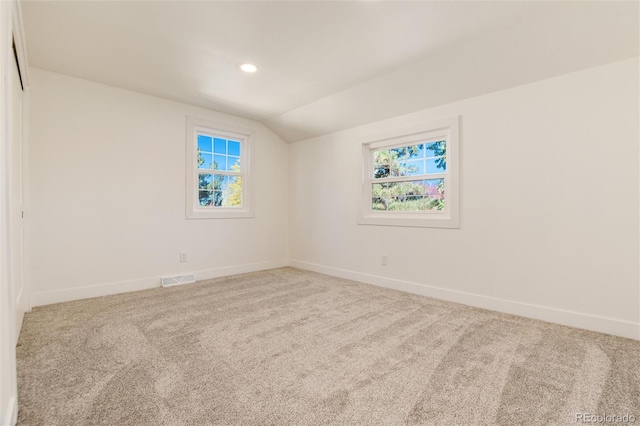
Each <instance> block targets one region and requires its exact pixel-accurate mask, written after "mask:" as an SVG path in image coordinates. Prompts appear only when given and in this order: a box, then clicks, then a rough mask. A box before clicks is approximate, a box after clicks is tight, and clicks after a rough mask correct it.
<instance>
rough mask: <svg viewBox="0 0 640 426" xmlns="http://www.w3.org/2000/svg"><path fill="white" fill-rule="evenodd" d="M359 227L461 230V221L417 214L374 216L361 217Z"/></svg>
mask: <svg viewBox="0 0 640 426" xmlns="http://www.w3.org/2000/svg"><path fill="white" fill-rule="evenodd" d="M358 225H374V226H405V227H412V228H449V229H459V228H460V221H459V220H458V218H452V217H451V216H450V215H438V214H434V215H429V216H426V217H425V216H424V215H417V214H411V213H409V214H389V215H387V214H384V215H382V214H372V215H367V216H363V217H360V218H359V219H358Z"/></svg>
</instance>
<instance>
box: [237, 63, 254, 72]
mask: <svg viewBox="0 0 640 426" xmlns="http://www.w3.org/2000/svg"><path fill="white" fill-rule="evenodd" d="M240 69H241V70H242V71H244V72H256V71H258V67H256V66H255V65H253V64H242V65H240Z"/></svg>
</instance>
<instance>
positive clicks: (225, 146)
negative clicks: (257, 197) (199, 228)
mask: <svg viewBox="0 0 640 426" xmlns="http://www.w3.org/2000/svg"><path fill="white" fill-rule="evenodd" d="M253 135H254V131H253V130H251V129H242V128H238V127H233V126H227V125H221V124H215V123H211V122H209V121H207V120H202V119H198V118H194V117H188V118H187V218H188V219H203V218H236V217H253V210H252V205H251V204H252V203H251V197H250V195H251V192H250V191H251V175H250V167H249V166H250V163H249V161H250V159H249V151H250V147H251V140H252V138H253Z"/></svg>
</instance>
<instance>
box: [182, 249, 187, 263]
mask: <svg viewBox="0 0 640 426" xmlns="http://www.w3.org/2000/svg"><path fill="white" fill-rule="evenodd" d="M186 261H187V252H186V251H181V252H180V262H186Z"/></svg>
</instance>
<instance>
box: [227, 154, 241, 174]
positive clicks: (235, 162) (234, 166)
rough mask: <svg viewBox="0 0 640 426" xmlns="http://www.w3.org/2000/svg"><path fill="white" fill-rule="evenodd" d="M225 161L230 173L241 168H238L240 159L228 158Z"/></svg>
mask: <svg viewBox="0 0 640 426" xmlns="http://www.w3.org/2000/svg"><path fill="white" fill-rule="evenodd" d="M227 161H228V166H229V170H230V171H232V172H239V171H241V168H240V157H228V158H227Z"/></svg>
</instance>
